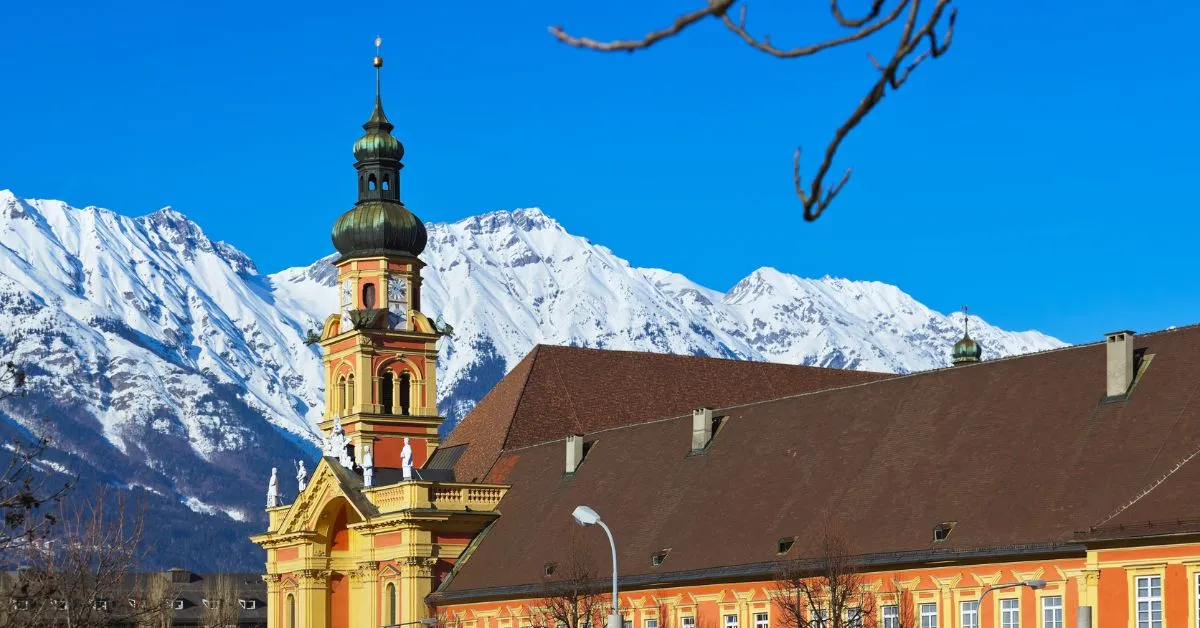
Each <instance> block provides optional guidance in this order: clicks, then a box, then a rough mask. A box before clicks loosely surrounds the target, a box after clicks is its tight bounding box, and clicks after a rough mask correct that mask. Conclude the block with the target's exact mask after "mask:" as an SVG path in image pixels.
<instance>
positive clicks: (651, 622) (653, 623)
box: [645, 617, 658, 628]
mask: <svg viewBox="0 0 1200 628" xmlns="http://www.w3.org/2000/svg"><path fill="white" fill-rule="evenodd" d="M645 624H646V628H658V618H657V617H647V618H646V622H645Z"/></svg>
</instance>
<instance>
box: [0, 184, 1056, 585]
mask: <svg viewBox="0 0 1200 628" xmlns="http://www.w3.org/2000/svg"><path fill="white" fill-rule="evenodd" d="M332 220H333V216H331V217H330V221H331V222H332ZM315 228H325V226H324V225H318V226H316V227H315ZM428 230H429V245H428V248H427V250H426V252H425V254H424V255H423V256H422V258H423V259H424V260H425V262H426V263H427V264H428V267H427V268H426V269H425V271H424V279H425V282H424V290H425V293H424V295H423V305H424V310H425V313H426V314H427V315H430V316H431V317H438V316H441V317H442V318H443V319H444V320H445V321H447V322H449V323H450V324H452V325H453V326H454V330H455V335H454V337H453V338H445V339H443V340H442V341H441V345H440V349H441V359H440V360H439V373H438V382H439V385H440V386H441V389H440V390H439V398H440V404H441V408H442V410H443V413H444V414H446V416H447V418H448V421H447V423H448V424H453V422H454V421H456V420H457V419H458V418H461V417H462V416H463V415H464V414H466V412H468V411H469V410H470V408H472V407H473V406H474V404H475V403H476V402H477V401H478V400H479V399H480V398H481V397H482V396H483V395H484V394H485V393H486V392H487V391H488V390H489V389H490V388H491V387H492V385H494V384H495V383H496V382H497V381H498V380H499V379H500V378H501V377H502V376H503V375H504V374H505V373H506V372H507V371H508V369H509V368H511V367H512V366H514V365H515V364H516V363H517V361H519V360H520V359H521V358H522V357H523V356H524V355H525V354H526V353H527V352H528V351H529V350H530V349H531V348H532V347H533V346H534V344H536V343H551V344H576V345H584V346H591V347H605V348H614V349H633V350H642V351H658V352H672V353H687V354H699V355H710V356H721V357H733V358H743V359H753V360H772V361H780V362H792V363H803V364H817V365H827V366H840V367H845V368H858V369H873V370H890V371H900V372H904V371H914V370H920V369H927V368H934V367H939V366H944V365H945V364H947V361H948V350H949V347H950V346H951V344H953V342H954V341H955V340H957V339H958V337H959V336H960V335H961V329H962V323H961V314H956V315H952V316H944V315H942V314H939V313H937V312H933V311H931V310H929V309H928V308H926V307H924V306H923V305H921V304H920V303H917V302H916V301H915V300H913V299H912V298H911V297H909V296H908V295H906V294H904V293H903V292H901V291H900V290H899V289H897V288H895V287H894V286H889V285H886V284H880V283H871V282H854V281H847V280H842V279H831V278H828V277H826V278H822V279H815V280H814V279H802V278H799V277H795V276H792V275H787V274H784V273H780V272H779V271H776V270H774V269H770V268H763V269H759V270H758V271H755V272H754V273H752V274H751V275H750V276H749V277H747V278H746V279H744V280H742V281H741V282H739V283H738V284H737V285H736V286H734V288H733V289H732V290H730V291H729V292H728V293H725V294H722V293H720V292H718V291H714V290H710V289H708V288H705V287H703V286H699V285H697V284H695V283H694V282H692V281H690V280H688V279H687V278H686V277H683V276H682V275H678V274H674V273H670V272H668V271H664V270H655V269H638V268H633V267H631V266H630V265H629V263H628V262H626V261H625V260H623V259H621V258H620V257H617V256H616V255H615V254H614V253H613V252H612V251H610V250H608V249H607V248H604V247H601V246H597V245H595V244H592V243H590V242H588V241H587V240H586V239H584V238H581V237H578V236H574V235H571V234H569V233H567V232H566V231H565V230H564V229H563V228H562V226H561V225H559V224H558V223H557V222H556V221H554V220H553V219H552V218H550V217H548V216H546V215H545V214H544V213H542V212H541V211H540V210H537V209H526V210H517V211H513V212H503V211H501V212H492V213H488V214H484V215H480V216H476V217H472V218H467V219H464V220H461V221H458V222H455V223H452V224H443V223H439V224H431V225H429V226H428ZM333 259H334V257H333V256H329V257H325V258H322V259H320V260H318V261H317V262H315V263H314V264H312V265H311V266H307V267H301V268H291V269H287V270H284V271H281V272H279V273H276V274H273V275H266V276H264V275H260V274H259V273H258V271H257V269H256V268H255V266H254V263H253V262H252V261H251V260H250V259H249V258H248V257H247V256H246V255H244V254H243V253H241V252H240V251H238V250H237V249H235V248H234V247H232V246H230V245H228V244H225V243H223V242H214V241H212V240H210V239H209V238H208V237H207V236H205V235H204V232H203V231H202V230H201V229H200V227H199V226H197V225H196V224H195V223H193V222H191V221H189V220H188V219H187V218H186V217H184V216H183V215H182V214H180V213H179V212H176V211H174V210H172V209H170V208H167V209H162V210H159V211H157V212H154V213H152V214H149V215H147V216H143V217H140V218H129V217H126V216H121V215H119V214H116V213H113V212H111V211H108V210H105V209H99V208H95V207H86V208H82V209H77V208H73V207H70V206H68V205H66V204H65V203H62V202H59V201H49V200H22V199H19V198H17V197H15V196H14V195H13V194H12V193H10V192H8V191H3V190H0V355H2V356H4V357H5V358H7V359H13V360H15V361H17V362H19V363H21V364H23V365H24V366H25V367H26V368H27V370H28V373H29V378H28V384H27V386H28V388H29V394H28V395H26V396H24V397H21V398H19V399H15V400H10V401H8V402H6V405H5V406H4V407H3V414H4V415H5V416H6V417H7V418H8V419H9V421H7V422H0V430H7V431H10V432H11V431H12V430H14V429H27V430H32V431H34V432H36V433H48V434H49V435H51V436H52V437H53V438H54V440H55V450H54V451H53V452H52V455H51V457H50V458H51V459H50V460H49V461H48V464H47V467H48V468H66V469H70V470H71V472H72V473H74V474H77V475H81V476H85V477H88V478H91V479H92V480H94V481H96V482H105V483H110V484H117V485H120V486H124V487H139V488H138V490H144V491H145V493H144V494H145V495H147V496H148V499H150V500H151V501H152V502H153V505H152V510H153V514H154V516H155V517H156V519H158V520H161V521H165V522H171V524H170V525H171V526H175V527H174V528H171V529H172V530H173V531H171V532H167V531H163V534H168V533H169V534H172V535H175V534H182V533H186V534H189V535H190V537H189V538H197V539H199V538H201V537H202V538H203V539H204V542H205V543H207V545H206V547H205V548H204V549H202V550H196V549H194V548H188V547H185V546H182V545H178V544H169V546H170V550H171V551H176V552H177V553H178V554H179V555H180V556H193V557H194V556H196V555H198V554H207V555H213V556H219V555H222V552H220V551H217V550H216V548H220V547H224V548H228V549H230V550H231V551H230V552H224V554H225V555H231V556H233V558H231V559H229V560H233V561H234V562H233V563H231V564H230V563H227V564H223V565H220V564H212V565H207V566H208V567H211V568H216V567H225V568H233V567H237V568H253V566H254V565H257V564H258V563H259V562H260V561H261V556H260V555H259V554H258V553H257V551H255V550H253V548H249V547H247V542H246V540H245V536H246V535H247V534H249V533H251V532H253V531H255V530H257V529H258V528H260V527H261V524H262V508H261V503H260V502H261V501H262V500H261V498H262V494H263V488H264V486H265V479H266V477H267V476H268V475H269V474H270V468H271V467H272V466H278V467H282V468H281V469H280V471H282V472H283V473H282V475H283V476H284V477H285V478H287V477H289V476H290V474H291V467H290V464H291V462H290V461H291V460H293V459H296V458H300V457H310V458H311V457H313V456H315V448H314V445H313V443H314V441H315V438H316V433H315V431H316V430H315V420H316V419H317V417H318V416H319V415H320V412H321V408H322V403H323V390H322V377H321V364H320V357H319V355H318V353H317V351H316V350H315V349H314V348H312V347H309V346H306V345H305V344H304V342H303V337H304V333H305V332H306V331H307V330H309V329H317V328H319V327H320V323H321V321H323V320H324V319H325V317H326V316H327V315H328V314H329V313H331V312H332V311H333V310H334V309H335V306H334V304H335V301H336V300H335V294H334V285H335V279H336V276H335V271H334V269H333V267H332V266H331V262H332V261H333ZM971 325H972V336H973V337H975V338H976V339H977V340H979V341H980V342H981V344H983V346H984V350H985V357H989V358H990V357H996V356H1000V355H1008V354H1013V353H1023V352H1028V351H1036V350H1042V349H1048V348H1052V347H1058V346H1061V345H1062V343H1061V342H1059V341H1057V340H1055V339H1053V338H1049V337H1047V336H1044V335H1042V334H1039V333H1037V332H1022V333H1012V332H1006V331H1002V330H999V329H996V328H994V327H991V326H989V325H987V324H986V323H984V322H983V321H980V320H978V319H972V322H971ZM49 463H53V465H58V466H57V467H55V466H53V465H51V464H49ZM282 485H283V486H284V488H285V489H286V487H287V486H288V485H289V483H288V482H284V483H282ZM213 522H217V523H219V525H216V526H214V525H212V524H213ZM168 527H169V526H168ZM197 529H203V530H204V533H203V534H202V535H197V533H196V530H197ZM181 531H183V532H181ZM196 542H200V541H199V540H197V541H196ZM169 558H170V555H168V556H164V557H162V559H161V560H162V561H163V562H164V563H166V562H170V561H169ZM238 561H241V562H238ZM192 564H193V565H194V566H195V567H196V568H201V567H205V566H206V565H203V564H201V565H196V564H195V561H194V559H193V560H192Z"/></svg>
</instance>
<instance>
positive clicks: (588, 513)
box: [571, 506, 624, 628]
mask: <svg viewBox="0 0 1200 628" xmlns="http://www.w3.org/2000/svg"><path fill="white" fill-rule="evenodd" d="M571 516H572V517H574V518H575V521H577V522H579V525H581V526H590V525H593V524H600V527H601V528H604V534H606V535H608V545H609V547H611V548H612V558H613V578H612V580H613V587H612V589H613V600H612V613H611V614H610V615H609V616H608V628H624V622H622V621H621V611H620V609H619V608H618V607H617V543H616V542H615V541H613V535H612V530H609V529H608V526H607V525H605V524H604V522H603V521H601V520H600V515H599V514H597V513H596V511H595V510H592V509H591V508H588V507H587V506H576V507H575V511H574V512H572V513H571Z"/></svg>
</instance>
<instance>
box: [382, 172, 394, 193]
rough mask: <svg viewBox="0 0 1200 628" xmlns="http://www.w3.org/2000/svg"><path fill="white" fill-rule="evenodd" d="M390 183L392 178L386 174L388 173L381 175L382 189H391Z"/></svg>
mask: <svg viewBox="0 0 1200 628" xmlns="http://www.w3.org/2000/svg"><path fill="white" fill-rule="evenodd" d="M391 183H392V178H391V177H389V176H388V175H386V174H385V175H383V189H385V190H390V189H392V188H391Z"/></svg>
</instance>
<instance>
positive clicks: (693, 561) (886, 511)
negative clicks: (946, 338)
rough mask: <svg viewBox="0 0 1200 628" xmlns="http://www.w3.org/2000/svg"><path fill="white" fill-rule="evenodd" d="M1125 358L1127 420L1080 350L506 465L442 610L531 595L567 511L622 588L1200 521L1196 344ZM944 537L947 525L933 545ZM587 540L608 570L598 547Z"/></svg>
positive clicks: (561, 541)
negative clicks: (616, 565)
mask: <svg viewBox="0 0 1200 628" xmlns="http://www.w3.org/2000/svg"><path fill="white" fill-rule="evenodd" d="M1135 342H1136V346H1137V347H1139V348H1145V349H1146V353H1147V354H1148V355H1152V356H1153V358H1152V360H1150V361H1149V362H1148V363H1147V364H1148V366H1147V367H1146V368H1145V370H1144V371H1143V372H1142V373H1141V375H1140V378H1139V380H1138V381H1137V384H1136V385H1135V387H1134V388H1133V390H1132V392H1131V393H1130V394H1129V396H1128V398H1127V399H1125V400H1123V401H1116V402H1104V401H1103V398H1104V394H1105V347H1104V345H1103V344H1093V345H1084V346H1077V347H1071V348H1067V349H1061V350H1055V351H1048V352H1044V353H1039V354H1034V355H1029V356H1023V357H1017V358H1009V359H1003V360H995V361H990V362H984V363H980V364H975V365H969V366H960V367H954V368H949V369H942V370H937V371H931V372H926V373H920V374H916V375H909V376H903V377H896V378H891V379H886V380H882V381H875V382H870V383H865V384H861V385H856V386H851V387H845V388H839V389H833V390H826V391H819V392H813V393H807V394H800V395H795V396H792V397H788V398H783V399H777V400H773V401H764V402H760V403H752V404H748V405H741V406H737V407H730V408H727V409H726V410H718V412H717V414H725V415H727V416H728V417H729V418H728V419H726V421H725V423H724V424H723V426H722V428H721V429H720V431H719V432H718V434H717V436H716V437H715V438H714V440H713V442H712V444H711V447H710V448H709V450H708V452H707V453H706V454H704V455H699V456H688V452H689V449H690V432H691V417H690V416H678V417H675V418H668V419H662V420H657V421H650V422H645V423H640V424H636V425H627V426H624V427H619V428H614V429H608V430H591V431H589V434H588V436H587V440H594V441H595V442H594V444H593V445H592V447H591V449H590V450H589V452H588V453H587V455H586V457H585V459H584V461H583V463H582V465H581V466H580V467H579V469H578V471H577V472H576V473H574V474H573V475H572V476H566V475H565V474H564V473H563V456H564V447H563V442H562V441H561V440H558V441H555V442H550V443H543V444H538V445H532V446H528V447H510V448H508V449H506V451H505V452H504V453H503V454H502V456H501V459H500V461H499V462H498V463H497V466H500V465H501V464H506V465H510V466H511V469H510V470H509V472H508V474H507V478H506V482H507V483H510V484H512V489H511V490H510V491H509V492H508V493H507V495H506V496H505V498H504V500H503V501H502V502H501V503H500V506H499V509H500V510H501V511H502V512H503V513H504V515H503V516H502V517H500V519H499V520H498V521H496V523H495V524H494V525H493V526H492V529H491V530H490V531H489V533H488V535H487V537H486V538H484V539H483V540H482V541H481V542H480V543H479V544H478V546H477V547H476V548H475V549H474V551H473V552H472V554H471V556H470V557H469V558H467V560H466V561H464V563H463V564H462V565H460V568H459V569H458V571H457V573H456V575H455V577H454V578H453V579H452V580H450V581H449V582H447V583H446V584H444V585H443V588H442V590H441V592H440V593H439V594H438V595H443V596H447V597H448V598H460V599H468V598H471V597H479V596H483V595H485V594H487V593H488V592H489V591H491V592H493V593H494V592H495V591H496V590H501V589H505V588H507V590H509V591H513V590H517V589H520V588H521V587H523V586H526V585H528V586H533V585H534V584H536V583H537V582H539V581H540V577H541V573H542V568H543V565H544V564H545V563H547V562H552V561H562V560H564V558H565V557H564V556H563V553H564V548H565V547H566V546H567V539H568V534H569V532H570V530H571V526H574V525H575V524H574V523H573V522H572V520H571V511H572V509H574V508H575V506H577V505H579V504H587V505H589V506H591V507H593V508H594V509H595V510H596V511H597V512H599V513H600V514H601V515H602V516H603V517H604V518H605V520H606V521H607V522H608V524H609V525H610V526H611V528H612V531H613V534H614V536H615V537H616V542H617V547H618V550H619V558H620V561H619V562H620V573H621V577H622V578H623V579H626V580H629V581H633V582H638V581H640V582H655V581H658V582H661V581H663V580H667V579H669V578H672V577H675V576H679V575H680V574H687V573H700V572H703V570H712V569H718V568H720V569H736V568H737V567H738V566H745V565H763V564H769V563H771V562H773V561H776V560H779V557H778V556H777V554H776V551H777V543H778V540H779V539H781V538H783V537H791V536H799V537H800V541H798V542H797V543H796V547H795V549H793V550H792V553H791V554H790V555H789V557H794V556H796V555H797V554H800V555H804V554H805V553H806V552H807V551H808V550H806V549H805V538H806V535H811V534H812V533H813V532H814V530H816V529H817V526H818V522H819V521H820V520H821V518H822V517H823V516H829V517H830V518H832V520H833V521H835V522H837V523H838V524H839V525H840V526H841V527H842V528H843V530H844V531H845V533H846V534H847V535H848V537H849V538H850V539H851V542H852V543H853V545H854V547H855V550H856V552H858V553H860V554H863V555H870V556H874V557H881V556H901V557H903V556H919V555H921V553H923V552H924V553H929V552H942V553H952V552H963V553H967V552H990V553H991V554H1000V555H1003V554H1005V552H1009V553H1012V554H1015V553H1017V552H1018V550H1021V549H1022V548H1024V549H1029V548H1042V549H1043V550H1045V551H1054V549H1055V548H1058V549H1059V551H1065V550H1063V548H1067V547H1075V546H1072V545H1070V544H1072V543H1075V542H1078V540H1079V539H1080V538H1081V536H1080V531H1085V533H1084V534H1083V537H1086V536H1088V534H1087V531H1088V530H1091V529H1093V528H1097V527H1098V526H1102V525H1110V526H1111V525H1117V524H1120V525H1125V526H1127V527H1128V526H1129V525H1131V524H1133V523H1134V522H1136V521H1143V522H1144V521H1147V520H1158V521H1160V522H1162V521H1176V522H1178V521H1194V520H1196V519H1200V504H1197V502H1196V501H1195V499H1193V497H1194V495H1196V494H1197V493H1198V492H1200V459H1192V458H1190V456H1193V455H1195V454H1196V452H1197V450H1200V327H1189V328H1183V329H1178V330H1171V331H1166V332H1158V333H1154V334H1148V335H1145V336H1140V337H1137V338H1136V339H1135ZM665 379H666V380H667V381H669V382H671V383H674V382H676V381H678V378H674V377H671V376H669V375H668V376H666V377H665ZM705 401H706V400H704V399H696V400H694V401H691V402H690V403H688V404H686V405H699V404H700V403H703V402H705ZM679 414H682V413H679ZM1196 457H1197V458H1200V456H1196ZM1185 460H1186V461H1188V462H1184V461H1185ZM1181 462H1184V464H1183V465H1182V466H1180V463H1181ZM1164 478H1165V479H1164ZM1147 491H1149V492H1147ZM1139 496H1140V497H1139ZM941 522H955V524H954V527H953V529H952V531H951V532H950V534H949V537H948V538H947V539H946V540H945V541H942V542H940V543H935V542H934V541H933V528H934V526H935V525H937V524H939V523H941ZM1100 529H1103V528H1100ZM1160 529H1161V528H1160ZM1093 536H1099V535H1093ZM1108 536H1109V537H1111V536H1112V535H1111V534H1110V535H1108ZM582 538H583V539H586V541H587V543H589V544H590V546H589V548H588V551H589V553H590V554H591V556H593V557H595V559H597V560H598V561H599V562H598V567H600V568H602V569H598V570H600V571H603V570H605V569H606V567H604V560H605V558H606V557H607V555H608V548H607V541H606V540H605V538H604V535H603V534H602V533H600V532H599V531H595V533H589V534H584V535H582ZM809 538H811V537H809ZM664 548H670V553H669V555H668V557H667V558H666V560H665V562H663V564H662V565H661V566H660V567H657V568H653V567H651V564H650V556H651V554H652V553H654V552H657V551H660V550H662V549H664ZM1047 548H1048V549H1047ZM872 560H874V559H872ZM680 577H681V576H680Z"/></svg>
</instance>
